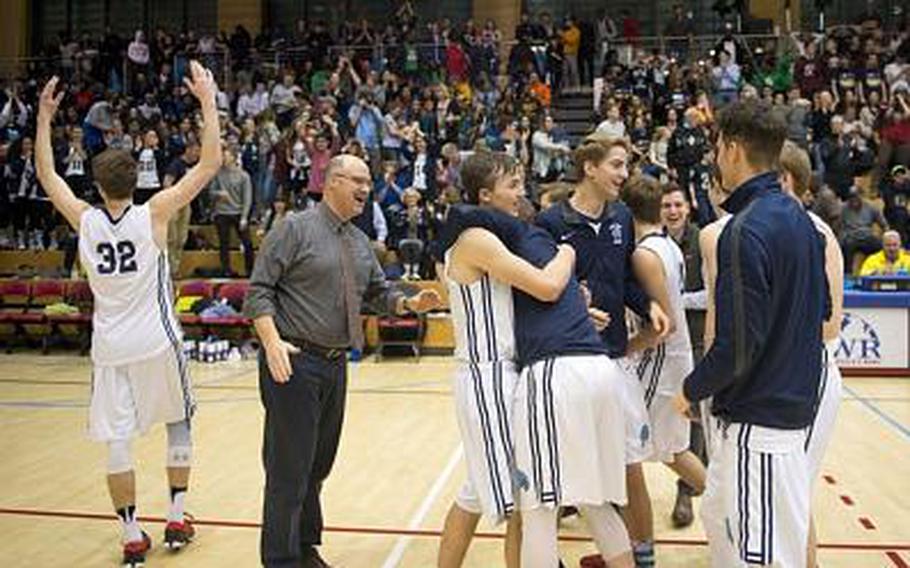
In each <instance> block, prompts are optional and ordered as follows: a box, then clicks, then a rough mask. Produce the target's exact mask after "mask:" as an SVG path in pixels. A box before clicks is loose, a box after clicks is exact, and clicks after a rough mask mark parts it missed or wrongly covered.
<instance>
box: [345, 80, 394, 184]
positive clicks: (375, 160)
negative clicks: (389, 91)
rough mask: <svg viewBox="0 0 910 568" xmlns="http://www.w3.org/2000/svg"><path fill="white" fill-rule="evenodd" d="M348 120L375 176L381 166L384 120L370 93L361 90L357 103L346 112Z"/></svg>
mask: <svg viewBox="0 0 910 568" xmlns="http://www.w3.org/2000/svg"><path fill="white" fill-rule="evenodd" d="M348 120H349V121H350V123H351V128H353V129H354V136H355V137H356V138H357V139H358V140H360V142H361V144H363V147H364V149H365V150H366V152H367V154H369V156H370V159H369V163H370V169H371V171H372V174H373V175H374V176H375V175H376V174H377V173H378V171H379V166H380V164H381V158H382V154H381V141H382V126H383V122H384V120H385V119H384V117H383V115H382V111H381V110H380V109H379V106H377V105H376V102H375V98H374V96H373V93H372V92H370V91H367V90H366V89H361V91H360V93H359V94H358V96H357V101H356V102H355V103H354V104H353V105H351V109H350V110H349V111H348Z"/></svg>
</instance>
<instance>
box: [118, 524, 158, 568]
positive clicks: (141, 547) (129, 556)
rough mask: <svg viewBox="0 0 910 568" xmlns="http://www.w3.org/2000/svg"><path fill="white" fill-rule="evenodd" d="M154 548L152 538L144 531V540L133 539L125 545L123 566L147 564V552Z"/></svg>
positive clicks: (127, 567)
mask: <svg viewBox="0 0 910 568" xmlns="http://www.w3.org/2000/svg"><path fill="white" fill-rule="evenodd" d="M151 548H152V539H151V538H149V535H147V534H146V533H145V531H142V540H132V541H130V542H127V543H126V544H124V545H123V568H139V566H145V554H146V553H147V552H148V551H149V550H151Z"/></svg>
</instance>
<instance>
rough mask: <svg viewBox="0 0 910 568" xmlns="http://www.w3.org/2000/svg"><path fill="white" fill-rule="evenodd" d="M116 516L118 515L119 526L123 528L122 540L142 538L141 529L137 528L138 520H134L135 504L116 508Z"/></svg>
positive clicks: (129, 540) (130, 540)
mask: <svg viewBox="0 0 910 568" xmlns="http://www.w3.org/2000/svg"><path fill="white" fill-rule="evenodd" d="M117 516H118V517H120V528H121V529H122V530H123V542H135V541H137V540H142V529H140V528H139V522H138V521H136V506H135V505H130V506H128V507H125V508H123V509H117Z"/></svg>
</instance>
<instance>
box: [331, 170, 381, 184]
mask: <svg viewBox="0 0 910 568" xmlns="http://www.w3.org/2000/svg"><path fill="white" fill-rule="evenodd" d="M335 175H336V176H338V177H341V178H344V179H346V180H348V181H352V182H354V184H355V185H372V182H373V180H371V179H370V178H368V177H366V178H364V177H354V176H350V175H348V174H341V173H339V174H335Z"/></svg>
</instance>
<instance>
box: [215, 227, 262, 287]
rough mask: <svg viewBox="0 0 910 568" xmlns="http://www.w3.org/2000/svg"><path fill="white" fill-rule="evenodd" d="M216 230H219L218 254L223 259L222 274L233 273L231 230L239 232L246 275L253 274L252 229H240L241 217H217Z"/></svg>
mask: <svg viewBox="0 0 910 568" xmlns="http://www.w3.org/2000/svg"><path fill="white" fill-rule="evenodd" d="M215 228H216V229H218V254H219V256H220V257H221V273H222V274H230V272H231V255H230V251H231V229H234V230H235V231H237V235H238V236H239V237H240V243H241V244H242V245H243V268H244V270H246V275H247V276H250V275H251V274H252V273H253V241H252V240H250V227H249V225H247V226H246V227H244V228H243V229H241V228H240V215H215Z"/></svg>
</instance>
